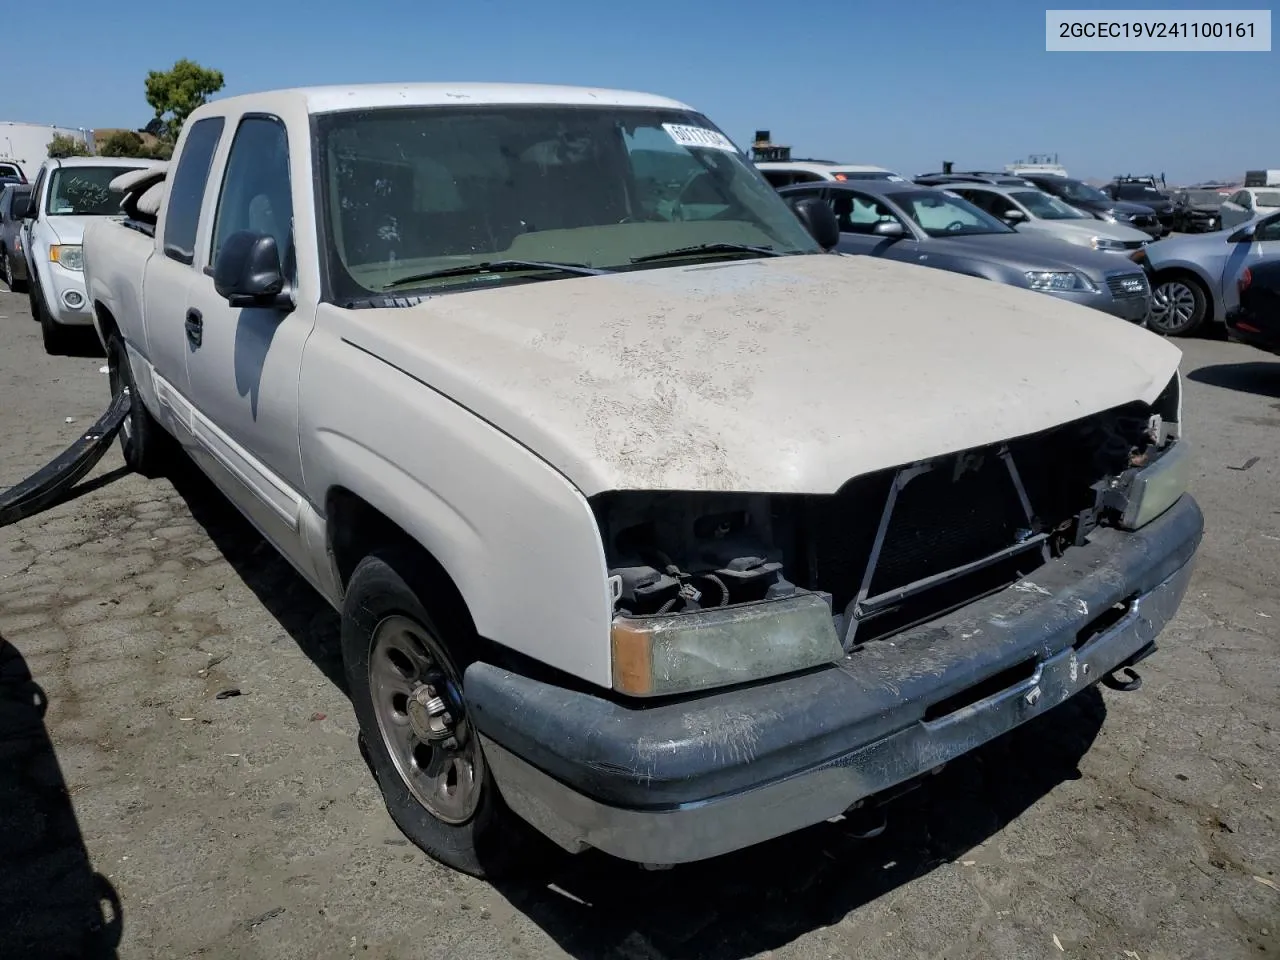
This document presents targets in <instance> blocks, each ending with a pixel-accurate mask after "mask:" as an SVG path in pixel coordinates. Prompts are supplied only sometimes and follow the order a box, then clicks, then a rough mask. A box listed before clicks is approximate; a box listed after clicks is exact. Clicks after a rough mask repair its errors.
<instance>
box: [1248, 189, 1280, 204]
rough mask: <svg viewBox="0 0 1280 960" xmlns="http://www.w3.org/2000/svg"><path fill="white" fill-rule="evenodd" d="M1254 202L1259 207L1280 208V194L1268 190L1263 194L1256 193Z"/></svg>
mask: <svg viewBox="0 0 1280 960" xmlns="http://www.w3.org/2000/svg"><path fill="white" fill-rule="evenodd" d="M1253 202H1254V204H1255V205H1256V206H1259V207H1280V192H1276V191H1274V190H1268V191H1265V192H1263V193H1255V194H1254V195H1253Z"/></svg>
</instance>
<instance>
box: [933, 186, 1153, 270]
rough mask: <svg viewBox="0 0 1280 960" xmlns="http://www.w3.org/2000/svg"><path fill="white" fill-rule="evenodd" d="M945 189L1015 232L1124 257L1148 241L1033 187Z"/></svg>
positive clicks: (1119, 225)
mask: <svg viewBox="0 0 1280 960" xmlns="http://www.w3.org/2000/svg"><path fill="white" fill-rule="evenodd" d="M945 189H946V190H947V191H948V192H950V193H954V194H955V195H956V196H958V197H962V198H964V199H965V200H968V201H969V202H970V203H972V204H973V205H974V206H975V207H979V208H981V209H983V210H985V211H987V213H989V214H991V215H992V216H993V217H995V218H996V219H998V220H1001V221H1003V222H1004V223H1007V224H1008V225H1009V226H1011V227H1013V228H1014V229H1015V230H1017V231H1018V232H1019V233H1026V234H1041V235H1043V236H1046V237H1053V238H1056V239H1058V240H1065V241H1066V242H1067V243H1074V244H1077V245H1079V246H1082V247H1089V248H1090V249H1092V250H1098V251H1101V252H1103V253H1118V254H1121V255H1127V254H1129V253H1132V252H1133V251H1134V250H1137V249H1138V248H1139V247H1142V246H1144V245H1145V244H1148V243H1150V242H1151V237H1150V236H1149V235H1147V234H1145V233H1143V232H1142V231H1141V230H1138V229H1136V228H1134V227H1126V226H1125V225H1124V224H1120V223H1107V222H1106V221H1103V220H1099V219H1097V218H1096V217H1091V216H1089V214H1087V213H1085V212H1083V211H1081V210H1077V209H1076V208H1075V207H1073V206H1071V205H1070V204H1068V203H1066V202H1064V201H1062V200H1059V199H1058V198H1057V197H1055V196H1053V195H1052V194H1049V193H1045V192H1044V191H1042V190H1039V189H1037V188H1036V187H1033V186H1026V187H998V186H994V185H992V184H987V183H953V184H949V185H947V186H946V187H945Z"/></svg>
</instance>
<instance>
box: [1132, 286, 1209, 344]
mask: <svg viewBox="0 0 1280 960" xmlns="http://www.w3.org/2000/svg"><path fill="white" fill-rule="evenodd" d="M1208 307H1209V298H1208V295H1207V294H1206V293H1205V290H1204V287H1202V286H1201V285H1200V283H1199V281H1196V280H1192V279H1191V278H1190V277H1187V276H1184V275H1182V274H1175V275H1174V276H1171V277H1163V278H1160V279H1158V280H1157V282H1156V283H1154V284H1153V285H1152V288H1151V312H1150V314H1149V315H1148V317H1147V326H1149V327H1150V328H1151V329H1152V330H1154V331H1155V332H1156V333H1160V334H1163V335H1164V336H1166V337H1187V336H1190V335H1191V334H1193V333H1195V332H1196V330H1198V329H1199V328H1200V326H1201V325H1202V324H1203V323H1204V320H1205V316H1206V315H1207V314H1208Z"/></svg>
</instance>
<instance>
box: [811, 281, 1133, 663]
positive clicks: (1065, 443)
mask: <svg viewBox="0 0 1280 960" xmlns="http://www.w3.org/2000/svg"><path fill="white" fill-rule="evenodd" d="M1128 276H1129V275H1127V274H1121V275H1118V276H1117V277H1115V279H1116V280H1123V279H1125V278H1126V277H1128ZM1147 416H1148V410H1147V408H1146V406H1145V405H1143V404H1130V405H1127V406H1126V407H1121V408H1118V409H1116V410H1111V411H1106V412H1104V413H1101V414H1096V415H1094V416H1091V417H1086V418H1084V419H1082V420H1078V421H1074V422H1072V423H1069V424H1065V425H1063V426H1061V427H1056V428H1054V429H1052V430H1048V431H1044V432H1042V433H1038V434H1033V435H1031V436H1029V437H1023V438H1020V439H1017V440H1012V441H1010V442H1009V443H1008V444H1000V445H996V446H992V447H985V448H982V449H978V450H970V451H965V452H963V453H959V454H953V455H949V456H945V457H940V458H938V459H936V460H933V461H927V462H922V463H918V464H912V465H909V466H906V467H903V468H901V469H899V470H889V471H880V472H878V473H875V474H871V475H868V476H863V477H858V478H855V479H854V480H851V481H850V482H849V483H847V484H845V486H844V487H843V488H842V489H841V490H840V491H839V492H838V493H837V494H835V495H833V496H829V497H812V498H810V497H805V498H801V499H803V500H805V501H807V504H806V506H805V508H804V511H803V512H804V515H805V516H804V522H803V526H802V528H803V529H804V530H805V534H804V536H803V537H802V542H800V543H797V544H796V547H797V548H798V552H799V554H800V555H802V556H804V557H805V561H804V564H803V566H804V567H805V568H807V575H806V576H804V577H802V578H801V579H802V580H803V581H804V582H805V585H806V586H807V587H809V588H810V589H817V590H822V591H826V592H828V593H830V594H831V595H832V601H833V610H834V611H835V612H836V613H837V614H841V613H845V614H848V619H847V620H846V621H845V622H846V627H847V628H849V629H851V631H852V632H851V633H850V634H847V639H849V640H850V641H851V642H852V643H853V644H854V645H860V644H862V643H866V642H870V641H872V640H875V639H877V638H881V637H886V636H891V635H893V634H895V633H897V632H899V631H901V630H903V629H906V628H908V627H910V626H911V625H912V624H916V623H923V622H927V621H928V620H932V619H934V618H935V617H937V616H940V615H941V614H942V613H943V612H945V611H946V610H949V609H954V608H956V607H957V606H962V605H964V604H966V603H969V602H971V601H973V600H975V599H977V598H978V597H980V596H984V595H986V594H988V593H990V592H992V591H993V590H998V589H1001V588H1002V587H1004V586H1007V585H1008V584H1009V583H1012V582H1014V581H1015V580H1017V579H1019V578H1021V577H1025V576H1027V575H1029V574H1030V573H1031V572H1032V571H1034V570H1035V569H1036V568H1037V567H1038V566H1039V565H1040V564H1042V563H1043V562H1045V560H1046V559H1048V558H1049V557H1051V556H1055V555H1058V554H1059V553H1060V552H1061V551H1062V550H1064V549H1066V548H1067V547H1068V546H1069V544H1070V543H1071V542H1073V540H1072V538H1073V537H1074V536H1075V524H1076V522H1077V518H1078V516H1079V515H1080V513H1081V511H1086V510H1089V509H1091V508H1092V506H1093V504H1094V498H1095V493H1094V491H1093V489H1092V487H1091V485H1092V484H1093V483H1094V482H1095V481H1096V480H1099V479H1101V478H1102V477H1104V476H1107V475H1112V474H1116V473H1119V472H1120V471H1122V470H1123V469H1124V468H1125V466H1126V465H1127V463H1128V457H1129V453H1130V451H1131V449H1132V448H1133V447H1134V446H1137V445H1140V444H1141V443H1142V442H1143V440H1142V435H1143V431H1144V430H1145V429H1146V425H1147ZM895 490H896V491H897V492H896V494H895V493H894V491H895ZM850 625H851V626H850Z"/></svg>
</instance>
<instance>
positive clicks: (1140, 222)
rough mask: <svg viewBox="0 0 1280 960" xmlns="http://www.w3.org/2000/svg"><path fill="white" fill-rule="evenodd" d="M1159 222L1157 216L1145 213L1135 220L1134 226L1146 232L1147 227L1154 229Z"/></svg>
mask: <svg viewBox="0 0 1280 960" xmlns="http://www.w3.org/2000/svg"><path fill="white" fill-rule="evenodd" d="M1157 222H1158V221H1157V220H1156V218H1155V214H1150V213H1143V214H1139V215H1138V216H1136V217H1134V218H1133V225H1134V226H1135V227H1138V228H1139V229H1142V230H1145V229H1146V228H1147V227H1154V226H1155V225H1156V223H1157Z"/></svg>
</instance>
